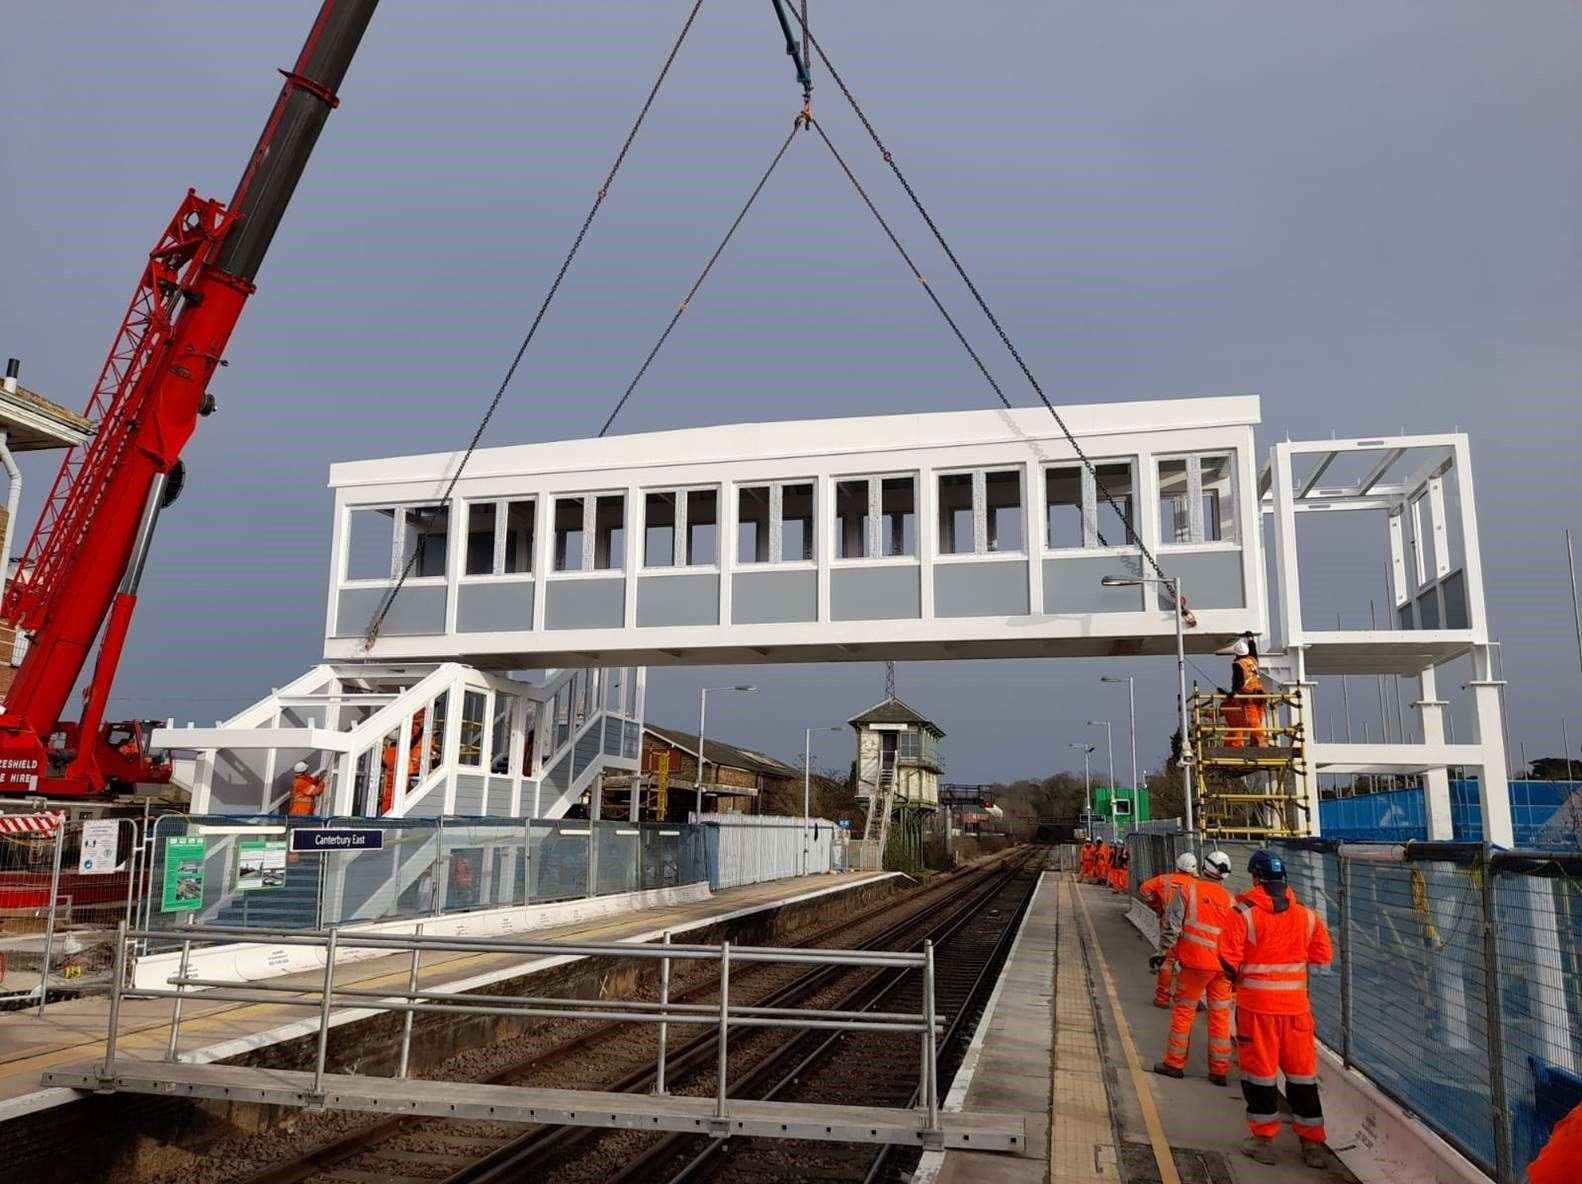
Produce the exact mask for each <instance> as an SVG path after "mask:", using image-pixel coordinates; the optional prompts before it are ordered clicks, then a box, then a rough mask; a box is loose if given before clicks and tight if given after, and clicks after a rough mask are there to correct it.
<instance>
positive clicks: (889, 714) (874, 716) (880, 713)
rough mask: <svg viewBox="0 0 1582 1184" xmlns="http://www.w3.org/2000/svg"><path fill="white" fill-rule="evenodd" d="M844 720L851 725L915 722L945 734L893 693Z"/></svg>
mask: <svg viewBox="0 0 1582 1184" xmlns="http://www.w3.org/2000/svg"><path fill="white" fill-rule="evenodd" d="M846 722H847V723H849V724H851V725H852V726H853V727H856V726H858V725H859V724H917V725H918V726H919V727H923V728H927V729H928V730H929V731H930V732H932V733H934V735H936V736H943V735H944V734H945V730H944V729H943V728H941V727H940V726H939V725H938V724H936V723H935V722H934V721H933V720H931V719H928V718H926V717H924V716H922V715H920V714H919V713H918V712H917V711H916V710H914V709H913V708H911V707H908V706H907V705H906V704H905V703H903V702H901V700H899V699H897V698H896V697H895V696H894V695H891V696H890V697H889V698H888V699H886V700H884V702H882V703H875V704H874V705H873V706H872V707H870V708H868V710H867V711H864V712H862V713H861V714H860V715H854V716H852V717H851V718H850V719H849V720H847V721H846Z"/></svg>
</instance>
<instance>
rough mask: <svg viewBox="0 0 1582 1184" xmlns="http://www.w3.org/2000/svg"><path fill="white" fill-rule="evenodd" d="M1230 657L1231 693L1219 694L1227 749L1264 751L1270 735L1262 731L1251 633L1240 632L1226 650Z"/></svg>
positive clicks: (1258, 679)
mask: <svg viewBox="0 0 1582 1184" xmlns="http://www.w3.org/2000/svg"><path fill="white" fill-rule="evenodd" d="M1219 652H1220V653H1222V654H1229V655H1231V666H1230V690H1229V691H1228V692H1221V693H1222V694H1223V695H1224V698H1223V699H1222V700H1221V701H1220V708H1219V714H1220V718H1221V719H1222V720H1224V722H1225V747H1226V748H1264V747H1266V746H1267V745H1268V743H1269V734H1268V732H1267V731H1266V730H1265V729H1264V701H1263V698H1262V696H1263V693H1264V692H1263V678H1262V676H1261V675H1260V674H1259V671H1258V643H1257V641H1256V640H1254V638H1253V635H1252V634H1251V633H1243V634H1242V635H1241V636H1240V637H1239V638H1237V639H1236V641H1235V642H1234V643H1232V644H1231V645H1230V646H1229V647H1227V648H1226V649H1223V650H1220V651H1219Z"/></svg>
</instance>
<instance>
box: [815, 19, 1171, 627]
mask: <svg viewBox="0 0 1582 1184" xmlns="http://www.w3.org/2000/svg"><path fill="white" fill-rule="evenodd" d="M791 13H792V15H793V16H795V17H797V20H798V22H799V23H800V22H801V17H800V15H799V14H798V13H797V11H796V9H795V8H793V9H791ZM802 33H803V36H804V37H805V38H806V39H807V41H808V44H810V45H811V46H812V47H813V48H814V49H815V50H816V51H817V52H818V57H819V61H821V62H823V63H824V69H825V70H826V71H828V73H829V76H830V78H831V80H833V81H834V83H835V85H836V86H837V87H839V88H840V93H841V94H842V95H843V96H844V97H845V99H846V102H847V104H848V105H849V106H850V107H851V109H852V112H853V113H854V114H855V115H856V116H857V119H858V120H859V121H860V122H861V123H862V126H863V128H864V129H865V130H866V131H867V133H868V137H869V139H871V140H872V141H873V143H874V147H875V148H877V149H878V150H879V154H880V156H882V157H883V158H884V163H885V164H887V165H889V166H890V171H891V172H892V173H894V174H895V179H896V180H897V181H899V182H900V183H901V188H903V189H904V190H906V195H907V197H909V198H911V200H912V205H913V207H914V208H916V210H917V212H918V213H919V214H920V215H921V216H922V218H923V221H924V222H925V223H927V225H928V228H929V230H930V231H932V232H933V235H934V239H935V241H936V242H938V243H939V245H940V247H941V249H943V250H944V252H945V256H946V258H948V259H949V260H950V262H951V265H952V266H953V267H954V268H955V269H956V274H957V275H958V276H960V277H961V281H962V283H964V284H966V286H967V290H968V291H969V292H971V293H972V298H973V299H974V300H975V301H977V304H978V308H979V309H980V310H982V312H983V315H984V316H985V317H986V318H987V319H988V322H989V324H990V325H992V326H993V327H994V331H995V332H996V333H997V334H999V337H1000V341H1001V342H1002V343H1003V344H1004V345H1005V348H1006V350H1008V351H1009V352H1010V355H1011V357H1012V358H1013V359H1015V361H1016V364H1017V366H1018V367H1019V368H1020V369H1021V371H1022V374H1023V375H1024V376H1025V377H1026V379H1027V381H1028V384H1029V385H1030V386H1031V387H1032V388H1033V391H1034V393H1035V394H1037V395H1038V398H1039V401H1040V402H1042V403H1043V405H1044V406H1045V407H1046V408H1048V410H1049V414H1050V415H1052V416H1054V419H1055V423H1056V424H1057V425H1058V426H1059V428H1060V430H1061V432H1062V433H1063V434H1064V435H1065V437H1066V442H1067V443H1069V444H1070V445H1071V449H1072V451H1073V452H1075V453H1076V455H1077V459H1078V460H1080V461H1081V462H1082V465H1083V467H1084V468H1085V469H1087V471H1088V472H1089V473H1090V474H1091V475H1092V477H1093V483H1094V487H1095V488H1096V489H1097V491H1098V494H1099V496H1100V497H1102V498H1103V499H1104V500H1105V501H1106V502H1108V503H1109V504H1110V507H1111V508H1112V509H1113V510H1114V511H1115V512H1116V514H1117V515H1119V516H1120V519H1121V521H1122V522H1123V523H1125V525H1126V534H1127V537H1128V539H1129V540H1130V542H1131V543H1132V544H1133V545H1135V546H1136V547H1137V549H1138V551H1140V552H1141V553H1142V555H1143V557H1144V558H1145V559H1147V560H1148V565H1149V566H1150V567H1152V568H1153V569H1154V572H1155V573H1156V574H1157V575H1158V576H1159V578H1160V579H1161V580H1163V579H1166V578H1167V577H1166V576H1165V573H1164V569H1163V568H1161V567H1160V566H1159V561H1158V560H1157V559H1155V558H1154V556H1153V553H1152V552H1151V551H1149V549H1148V547H1147V544H1145V543H1144V542H1143V540H1142V535H1141V534H1140V533H1139V532H1138V531H1137V529H1136V527H1135V525H1134V524H1133V522H1132V515H1131V513H1130V511H1128V510H1126V509H1125V508H1124V506H1123V505H1122V503H1121V501H1120V500H1119V499H1118V498H1116V497H1115V496H1114V495H1113V494H1111V493H1110V491H1109V490H1108V489H1107V488H1105V485H1104V482H1103V480H1101V479H1100V477H1099V474H1098V469H1097V468H1095V467H1094V464H1093V462H1092V461H1091V460H1090V459H1089V458H1088V455H1087V453H1085V452H1084V451H1083V450H1082V445H1081V444H1079V443H1078V442H1077V438H1076V436H1075V435H1074V434H1073V433H1072V431H1071V429H1070V427H1068V426H1067V425H1066V421H1065V419H1064V418H1063V417H1062V416H1061V414H1060V412H1059V410H1058V409H1057V408H1056V407H1055V405H1054V404H1053V403H1052V402H1050V401H1049V396H1048V395H1046V394H1045V393H1044V388H1043V387H1042V386H1040V385H1039V382H1038V379H1037V378H1035V377H1034V376H1033V372H1032V370H1031V369H1029V368H1028V365H1027V362H1026V361H1025V360H1023V358H1022V355H1021V353H1020V352H1019V351H1018V350H1017V348H1016V346H1015V345H1014V344H1012V342H1011V338H1010V335H1009V334H1007V333H1006V331H1005V327H1004V326H1003V325H1001V324H1000V319H999V318H998V317H996V316H995V315H994V311H993V310H992V309H991V308H990V307H989V302H988V301H987V300H985V299H984V298H983V294H982V293H981V292H980V291H978V286H977V285H976V284H974V283H973V282H972V277H971V276H969V275H968V274H967V269H966V268H965V267H963V266H962V263H961V260H960V259H959V258H957V257H956V252H955V251H953V250H952V249H951V246H950V244H949V243H948V242H947V241H945V236H944V234H943V233H941V231H940V229H939V226H938V225H937V224H936V223H935V222H934V219H933V218H932V217H931V216H930V215H929V212H928V210H927V209H926V208H925V207H924V205H923V202H922V200H921V199H920V198H919V197H918V196H917V191H916V190H914V189H913V188H912V185H911V183H910V182H909V181H908V180H907V179H906V174H905V173H903V172H902V171H901V166H900V165H898V164H896V162H895V155H894V153H892V152H891V151H890V150H889V149H888V148H887V147H885V144H884V141H883V140H882V139H880V137H879V133H878V131H877V130H876V129H875V128H874V126H873V123H872V122H871V121H870V120H869V119H868V116H867V113H866V112H864V111H863V109H862V106H861V105H860V104H859V103H858V102H857V96H856V95H854V94H852V92H851V88H850V87H849V86H847V85H846V80H845V79H844V78H842V77H841V75H840V72H839V71H837V70H836V69H835V66H834V64H833V63H832V62H831V61H830V60H829V55H828V54H826V53H825V52H824V46H823V45H822V43H820V42H819V40H818V39H817V38H815V37H814V36H813V34H812V32H811V30H809V29H808V27H807V26H806V25H805V24H804V25H803V26H802ZM1002 398H1003V396H1002ZM1100 542H1103V538H1102V536H1100ZM1162 587H1164V588H1166V589H1169V588H1170V585H1169V584H1163V585H1162ZM1178 607H1179V608H1180V609H1182V610H1185V608H1186V605H1185V603H1184V602H1183V603H1181V604H1180V605H1179V606H1178Z"/></svg>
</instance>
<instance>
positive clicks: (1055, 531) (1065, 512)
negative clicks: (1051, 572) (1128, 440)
mask: <svg viewBox="0 0 1582 1184" xmlns="http://www.w3.org/2000/svg"><path fill="white" fill-rule="evenodd" d="M1135 485H1136V478H1135V469H1134V466H1133V462H1131V461H1129V460H1121V461H1100V462H1098V463H1097V464H1095V465H1094V466H1093V468H1092V469H1089V468H1088V467H1087V466H1085V465H1052V466H1050V467H1049V468H1048V469H1046V470H1044V542H1045V544H1046V546H1048V548H1049V549H1050V550H1051V551H1068V550H1070V551H1075V550H1093V549H1095V548H1099V547H1133V546H1136V545H1137V536H1136V522H1137V520H1136V508H1135V507H1136V502H1135V499H1134V496H1133V491H1134V489H1135Z"/></svg>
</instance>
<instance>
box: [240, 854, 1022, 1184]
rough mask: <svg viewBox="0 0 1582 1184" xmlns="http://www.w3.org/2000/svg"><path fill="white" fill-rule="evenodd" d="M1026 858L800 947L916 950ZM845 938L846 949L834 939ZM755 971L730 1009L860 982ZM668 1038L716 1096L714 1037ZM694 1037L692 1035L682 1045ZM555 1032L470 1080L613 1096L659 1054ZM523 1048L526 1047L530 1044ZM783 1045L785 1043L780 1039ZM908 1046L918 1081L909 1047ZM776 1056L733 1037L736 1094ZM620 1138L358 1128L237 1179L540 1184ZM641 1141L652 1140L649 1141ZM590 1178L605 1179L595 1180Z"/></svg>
mask: <svg viewBox="0 0 1582 1184" xmlns="http://www.w3.org/2000/svg"><path fill="white" fill-rule="evenodd" d="M1028 860H1029V853H1020V854H1018V855H1015V856H1012V857H1011V858H1009V859H1006V860H1002V861H999V862H998V863H997V864H995V865H993V866H990V867H985V868H977V869H973V870H971V871H969V872H964V873H959V874H957V875H954V876H951V877H946V878H943V879H942V880H941V881H940V882H938V883H935V884H931V885H929V886H928V887H926V888H924V889H923V890H922V891H920V892H918V893H914V894H911V895H909V896H908V897H906V898H904V899H903V900H901V901H899V902H896V901H887V902H884V903H883V904H880V905H878V906H875V907H873V908H870V909H868V910H866V911H864V912H863V913H861V914H859V915H857V916H856V917H848V918H845V919H843V920H841V921H840V922H838V923H836V924H832V925H829V926H825V927H824V928H822V929H820V930H818V931H816V932H813V933H811V934H808V935H805V936H804V937H803V938H802V939H801V940H800V941H798V942H797V943H795V944H797V945H800V946H811V947H816V946H818V945H835V944H841V945H856V946H858V947H859V948H889V949H894V948H906V947H908V946H912V945H917V944H920V943H921V941H922V940H923V938H922V937H921V936H918V935H919V934H923V933H925V932H927V933H933V932H935V931H937V930H939V929H940V926H941V922H942V919H943V918H960V917H965V916H967V915H969V914H970V913H971V912H972V911H973V910H974V909H977V908H980V907H983V904H984V901H986V900H987V899H988V898H989V897H991V896H992V895H993V894H994V893H996V892H999V891H1001V890H1002V889H1003V886H1004V884H1005V883H1007V882H1008V881H1010V880H1012V879H1014V878H1016V876H1017V875H1018V874H1019V873H1020V869H1022V868H1023V867H1024V866H1025V865H1026V864H1027V863H1028ZM897 914H898V916H897ZM853 930H856V931H858V932H859V933H860V934H862V937H861V940H858V941H853V940H852V938H851V934H852V932H853ZM864 931H866V932H864ZM841 937H844V938H845V941H843V942H840V941H836V940H835V939H837V938H841ZM683 967H685V964H677V966H676V969H677V970H678V971H681V970H682V969H683ZM686 969H695V968H691V967H686ZM745 969H746V968H744V971H745ZM751 969H752V971H753V973H752V974H751V975H750V976H749V975H748V974H746V973H741V974H739V975H733V976H732V984H731V987H732V999H733V1002H734V1000H735V998H736V997H737V995H738V994H739V993H740V994H741V995H742V996H743V1002H744V1003H745V1002H748V1001H749V999H748V997H747V996H748V993H749V992H750V993H751V999H750V1001H751V1002H754V1003H759V1004H763V1005H768V1006H798V1005H806V1006H833V1005H834V1002H833V1001H834V1000H836V999H839V998H841V997H845V996H847V995H849V994H850V992H851V983H852V978H853V976H854V975H859V976H860V975H861V974H863V973H864V972H862V971H854V970H851V969H849V968H848V969H836V968H826V969H821V970H815V971H813V972H811V973H803V972H800V971H799V969H798V968H796V967H792V966H775V965H759V966H755V967H752V968H751ZM943 989H944V988H943V982H942V986H941V990H943ZM914 991H915V987H914ZM942 997H943V996H942ZM714 998H717V980H715V979H714V978H713V976H711V975H709V974H707V973H706V972H703V971H701V970H699V971H698V973H697V974H695V975H693V976H692V978H691V980H687V979H682V978H681V977H680V975H679V974H678V976H677V978H676V979H673V981H672V999H674V1000H677V1001H688V1002H707V1001H709V1000H711V999H714ZM896 998H897V999H901V998H904V996H896ZM826 1000H827V1001H828V1002H826ZM913 1002H914V1003H915V998H914V1000H913ZM547 1030H548V1029H547V1026H546V1031H547ZM671 1030H672V1038H671V1047H670V1050H669V1054H668V1057H667V1069H666V1077H667V1085H668V1086H669V1087H670V1089H671V1092H674V1093H704V1092H712V1090H713V1088H714V1085H713V1082H714V1070H715V1065H716V1054H715V1051H714V1049H715V1044H714V1034H713V1030H712V1028H708V1029H704V1028H703V1027H702V1026H701V1025H683V1024H672V1025H671ZM689 1031H692V1032H696V1033H697V1034H696V1035H694V1036H693V1037H692V1038H691V1039H684V1037H685V1035H686V1033H688V1032H689ZM552 1033H553V1035H552V1036H551V1038H550V1039H551V1041H552V1042H550V1043H548V1044H545V1043H544V1039H545V1032H540V1033H538V1034H537V1041H538V1044H537V1045H536V1046H533V1047H531V1048H530V1049H529V1051H527V1052H525V1054H524V1055H522V1056H520V1057H518V1058H517V1059H515V1060H513V1062H512V1063H511V1064H509V1065H508V1066H506V1067H504V1068H499V1069H494V1070H492V1071H488V1072H486V1073H483V1074H478V1075H476V1076H475V1078H474V1079H476V1080H484V1081H489V1082H492V1083H507V1084H509V1083H519V1084H532V1085H539V1086H560V1087H564V1088H579V1089H600V1090H609V1091H616V1092H639V1091H647V1090H650V1089H651V1088H652V1085H653V1080H654V1072H655V1060H656V1057H655V1051H656V1050H655V1033H654V1032H653V1030H652V1028H651V1027H649V1026H646V1025H622V1024H610V1023H602V1022H592V1021H589V1022H585V1023H573V1024H564V1023H562V1024H557V1025H554V1027H553V1029H552ZM527 1039H529V1043H530V1044H531V1042H532V1038H531V1037H529V1038H527ZM780 1039H781V1041H782V1042H783V1041H784V1037H783V1035H782V1036H781V1037H780ZM793 1043H794V1041H793ZM908 1043H909V1044H910V1046H911V1058H912V1062H911V1063H912V1077H913V1080H914V1084H915V1080H916V1076H917V1072H916V1064H917V1061H916V1058H917V1048H916V1043H915V1038H914V1039H913V1040H911V1041H908ZM774 1047H775V1035H774V1033H753V1034H748V1035H741V1036H734V1034H733V1040H732V1047H731V1049H730V1050H729V1051H730V1063H729V1069H728V1072H729V1073H730V1077H731V1081H732V1082H733V1085H732V1092H733V1093H735V1092H736V1091H737V1086H736V1084H735V1083H737V1082H738V1081H741V1080H744V1077H745V1075H746V1074H747V1073H749V1072H750V1071H751V1070H752V1068H753V1066H754V1065H755V1064H756V1063H757V1062H758V1061H759V1060H761V1059H763V1058H764V1057H765V1056H768V1055H770V1054H772V1053H773V1051H774ZM743 1096H745V1095H743ZM624 1133H625V1132H602V1131H594V1130H589V1129H587V1128H577V1127H539V1128H531V1129H529V1130H528V1131H527V1132H525V1133H524V1132H523V1130H522V1128H520V1127H515V1126H507V1125H505V1124H498V1123H483V1122H462V1121H457V1120H450V1119H425V1118H400V1119H390V1120H385V1121H381V1122H377V1123H373V1124H369V1125H365V1126H361V1127H358V1128H356V1129H354V1130H351V1131H349V1132H347V1133H345V1134H342V1135H339V1136H337V1137H335V1138H333V1139H331V1140H330V1141H328V1142H326V1143H324V1144H322V1145H320V1146H317V1147H314V1148H311V1149H310V1150H308V1151H306V1152H305V1153H303V1154H301V1155H299V1156H297V1157H295V1158H293V1159H290V1160H287V1161H282V1162H279V1163H275V1164H271V1165H270V1166H268V1167H266V1168H264V1169H263V1170H261V1171H257V1172H254V1173H253V1174H251V1175H248V1176H245V1177H243V1178H242V1179H243V1181H244V1184H419V1182H420V1181H423V1182H431V1181H445V1182H446V1184H451V1182H455V1184H462V1182H467V1184H482V1182H484V1181H495V1180H498V1181H503V1180H520V1179H539V1178H541V1177H543V1176H544V1174H545V1173H548V1172H550V1171H557V1172H558V1171H560V1170H563V1169H565V1168H567V1167H568V1166H574V1165H575V1164H576V1163H579V1162H580V1161H581V1159H582V1157H583V1155H584V1153H585V1152H587V1151H588V1150H589V1149H590V1148H591V1149H598V1150H600V1151H601V1153H600V1154H595V1155H594V1157H593V1159H594V1162H595V1163H601V1162H602V1161H603V1160H605V1159H606V1158H608V1157H609V1156H612V1155H614V1156H623V1157H624V1158H622V1159H621V1160H619V1162H628V1161H629V1160H630V1158H631V1155H633V1154H638V1153H641V1152H642V1151H643V1150H644V1148H643V1147H641V1146H638V1147H635V1148H632V1149H630V1151H622V1150H621V1149H620V1147H619V1144H620V1142H621V1136H622V1134H624ZM632 1137H634V1138H637V1139H642V1138H644V1136H640V1135H639V1136H632ZM646 1139H647V1140H648V1142H650V1143H651V1142H652V1141H653V1140H654V1136H646ZM524 1173H527V1174H525V1175H524ZM606 1174H608V1173H606ZM590 1178H593V1179H598V1178H601V1177H600V1176H599V1175H597V1174H595V1175H594V1176H592V1177H590Z"/></svg>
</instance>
